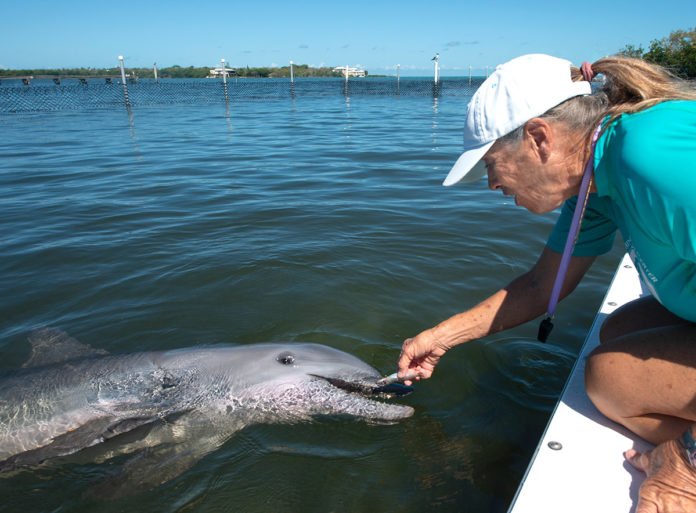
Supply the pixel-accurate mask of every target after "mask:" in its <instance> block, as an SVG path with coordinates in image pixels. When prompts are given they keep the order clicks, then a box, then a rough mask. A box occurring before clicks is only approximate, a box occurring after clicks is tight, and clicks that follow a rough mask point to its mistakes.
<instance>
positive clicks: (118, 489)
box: [87, 437, 221, 500]
mask: <svg viewBox="0 0 696 513" xmlns="http://www.w3.org/2000/svg"><path fill="white" fill-rule="evenodd" d="M220 445H221V441H220V440H219V439H218V438H217V437H211V438H209V439H196V440H187V441H185V442H181V443H176V442H173V443H167V444H162V445H158V446H155V447H149V448H147V449H145V450H142V451H140V452H138V453H137V454H136V455H135V456H133V457H132V458H130V459H129V460H128V461H127V462H126V463H125V464H124V466H123V468H122V469H121V472H119V473H118V474H117V475H115V476H111V477H109V478H107V479H105V480H103V481H102V482H101V483H99V484H97V485H95V486H94V487H93V488H91V489H90V490H89V491H88V492H87V497H88V498H92V499H101V500H103V499H114V498H121V497H129V496H133V495H136V494H139V493H142V492H146V491H148V490H151V489H153V488H156V487H158V486H160V485H163V484H164V483H167V482H168V481H171V480H172V479H175V478H177V477H178V476H180V475H181V474H183V473H184V472H186V471H187V470H188V469H190V468H191V467H193V466H194V465H195V464H196V463H197V462H198V460H200V459H201V458H203V457H204V456H205V455H206V454H208V453H210V452H212V451H214V450H215V449H217V448H218V447H219V446H220Z"/></svg>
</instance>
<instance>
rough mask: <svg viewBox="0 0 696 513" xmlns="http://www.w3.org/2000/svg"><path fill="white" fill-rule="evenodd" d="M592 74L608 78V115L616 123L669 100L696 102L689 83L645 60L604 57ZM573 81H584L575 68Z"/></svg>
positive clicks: (604, 85) (606, 82)
mask: <svg viewBox="0 0 696 513" xmlns="http://www.w3.org/2000/svg"><path fill="white" fill-rule="evenodd" d="M592 71H593V72H594V73H595V74H596V75H600V74H601V75H603V76H604V84H603V86H602V88H601V90H602V92H603V93H604V94H606V97H607V99H608V101H609V109H608V110H607V111H606V115H609V116H611V120H612V121H613V120H614V119H616V118H617V117H619V116H620V115H622V114H633V113H635V112H640V111H642V110H645V109H647V108H649V107H652V106H653V105H656V104H658V103H662V102H665V101H669V100H696V89H695V88H694V87H693V86H692V85H690V84H689V83H688V82H686V81H684V80H681V79H679V78H678V77H676V76H675V75H673V74H672V73H670V72H669V71H667V70H666V69H664V68H662V67H661V66H658V65H655V64H651V63H649V62H646V61H644V60H641V59H634V58H631V57H623V56H613V57H604V58H603V59H599V60H598V61H597V62H595V63H594V64H592ZM571 78H572V80H573V81H575V82H577V81H580V80H584V78H583V74H582V71H581V68H576V67H571Z"/></svg>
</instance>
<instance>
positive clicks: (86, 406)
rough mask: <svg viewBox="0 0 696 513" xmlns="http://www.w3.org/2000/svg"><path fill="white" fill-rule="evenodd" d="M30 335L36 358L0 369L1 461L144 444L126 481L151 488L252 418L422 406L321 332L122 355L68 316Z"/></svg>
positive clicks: (133, 449) (376, 415)
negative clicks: (82, 336)
mask: <svg viewBox="0 0 696 513" xmlns="http://www.w3.org/2000/svg"><path fill="white" fill-rule="evenodd" d="M29 342H30V343H31V346H32V354H31V356H30V358H29V360H28V361H27V363H25V364H24V366H23V367H22V368H21V369H18V370H16V371H13V372H10V373H7V374H5V375H2V376H0V473H2V472H10V471H14V470H16V469H19V468H21V467H26V466H33V465H38V464H41V463H43V462H44V461H46V460H49V459H52V458H58V457H63V456H67V455H71V454H74V453H77V452H79V451H83V452H89V450H87V448H90V447H98V448H100V451H99V454H98V457H97V458H96V459H97V461H105V460H107V459H110V458H113V457H115V456H118V455H122V454H133V453H135V454H136V456H133V457H131V458H130V459H129V460H128V461H126V463H125V464H124V466H123V472H122V475H121V477H120V483H121V485H122V486H121V487H120V488H122V489H125V488H129V487H130V488H132V485H133V483H137V487H138V490H140V489H149V488H153V487H155V486H157V485H159V484H162V483H164V482H166V481H168V480H170V479H172V478H174V477H176V476H178V475H179V474H181V473H182V472H184V471H185V470H186V469H188V468H189V467H191V466H192V465H193V464H194V463H195V462H196V461H198V460H199V459H200V458H202V457H203V456H205V455H206V454H208V453H210V452H212V451H214V450H215V449H217V448H218V447H220V446H221V445H222V444H224V443H225V442H226V441H227V440H228V439H229V438H230V437H231V436H232V435H233V434H234V433H235V432H237V431H239V430H240V429H243V428H244V427H246V426H249V425H251V424H258V423H297V422H303V421H309V420H311V419H312V418H314V417H316V416H322V415H327V416H344V417H350V418H357V419H361V420H364V421H367V422H370V423H394V422H396V421H399V420H401V419H404V418H407V417H410V416H411V415H412V414H413V409H412V408H411V407H410V406H405V405H402V404H397V403H390V402H385V401H384V399H389V398H391V397H393V396H400V395H405V394H406V393H408V392H409V391H410V390H411V389H410V387H405V386H403V385H389V386H380V385H378V384H377V381H378V380H379V379H380V378H381V376H380V374H379V373H378V372H377V371H376V370H375V369H374V368H372V367H371V366H370V365H368V364H367V363H365V362H363V361H362V360H360V359H359V358H357V357H355V356H353V355H350V354H348V353H345V352H343V351H339V350H337V349H333V348H331V347H327V346H323V345H319V344H309V343H262V344H251V345H241V346H230V345H214V346H205V347H192V348H185V349H174V350H169V351H147V352H138V353H131V354H121V355H117V354H109V353H107V352H106V351H103V350H96V349H93V348H91V347H90V346H88V345H85V344H81V343H79V342H78V341H77V340H75V339H74V338H72V337H70V336H69V335H67V334H66V333H64V332H63V331H61V330H59V329H56V328H43V329H40V330H36V331H35V332H33V333H31V334H30V336H29ZM114 488H116V487H114ZM138 490H135V491H138ZM132 491H133V490H132V489H131V492H132Z"/></svg>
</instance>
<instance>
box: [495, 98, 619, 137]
mask: <svg viewBox="0 0 696 513" xmlns="http://www.w3.org/2000/svg"><path fill="white" fill-rule="evenodd" d="M608 108H609V100H608V98H607V95H606V94H605V93H604V92H597V93H595V94H590V95H586V96H574V97H573V98H570V99H568V100H566V101H564V102H563V103H561V104H559V105H556V106H555V107H554V108H552V109H551V110H548V111H546V112H545V113H544V114H542V115H541V116H539V118H540V119H544V120H546V121H550V122H557V123H563V124H565V125H566V127H567V128H568V130H570V131H572V132H576V133H577V134H578V135H585V134H587V133H590V132H592V130H594V129H595V128H596V126H597V123H599V121H600V120H601V118H602V117H603V116H604V115H605V113H606V112H607V109H608ZM524 127H525V125H522V126H521V127H519V128H516V129H515V130H513V131H512V132H510V133H509V134H506V135H504V136H503V137H501V138H500V139H498V140H499V141H500V142H501V143H502V144H505V145H507V144H519V143H520V142H521V141H522V137H523V135H524Z"/></svg>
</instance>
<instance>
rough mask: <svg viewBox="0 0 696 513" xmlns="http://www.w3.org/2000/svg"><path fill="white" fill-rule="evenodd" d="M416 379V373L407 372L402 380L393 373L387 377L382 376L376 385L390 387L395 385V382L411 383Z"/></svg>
mask: <svg viewBox="0 0 696 513" xmlns="http://www.w3.org/2000/svg"><path fill="white" fill-rule="evenodd" d="M417 377H418V373H417V372H409V373H407V374H406V375H405V376H404V377H403V378H400V377H399V373H398V372H395V373H394V374H389V376H384V377H383V378H382V379H378V380H377V384H378V385H380V386H383V385H391V384H392V383H396V382H397V381H411V380H414V379H416V378H417Z"/></svg>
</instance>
